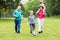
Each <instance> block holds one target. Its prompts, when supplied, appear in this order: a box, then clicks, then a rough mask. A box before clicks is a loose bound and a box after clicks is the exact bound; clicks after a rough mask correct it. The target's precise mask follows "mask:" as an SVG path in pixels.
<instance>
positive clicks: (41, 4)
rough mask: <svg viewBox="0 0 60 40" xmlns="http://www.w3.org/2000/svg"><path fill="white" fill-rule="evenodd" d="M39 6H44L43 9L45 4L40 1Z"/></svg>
mask: <svg viewBox="0 0 60 40" xmlns="http://www.w3.org/2000/svg"><path fill="white" fill-rule="evenodd" d="M39 6H43V7H44V10H45V9H46V7H45V4H44V3H43V2H40V5H39Z"/></svg>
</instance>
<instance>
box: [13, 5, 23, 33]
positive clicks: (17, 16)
mask: <svg viewBox="0 0 60 40" xmlns="http://www.w3.org/2000/svg"><path fill="white" fill-rule="evenodd" d="M22 13H23V11H22V10H21V6H18V7H17V9H16V10H15V11H14V13H13V16H14V18H15V19H14V22H15V32H16V33H20V26H21V19H22Z"/></svg>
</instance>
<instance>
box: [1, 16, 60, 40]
mask: <svg viewBox="0 0 60 40" xmlns="http://www.w3.org/2000/svg"><path fill="white" fill-rule="evenodd" d="M59 17H60V16H58V17H48V18H46V19H45V24H44V32H43V33H42V34H38V25H37V24H36V30H35V31H36V36H35V37H32V36H31V34H30V27H29V26H27V25H26V18H25V19H24V20H23V22H22V24H21V33H20V34H17V33H15V31H14V21H13V19H0V40H60V18H59Z"/></svg>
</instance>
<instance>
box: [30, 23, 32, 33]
mask: <svg viewBox="0 0 60 40" xmlns="http://www.w3.org/2000/svg"><path fill="white" fill-rule="evenodd" d="M30 33H32V24H30Z"/></svg>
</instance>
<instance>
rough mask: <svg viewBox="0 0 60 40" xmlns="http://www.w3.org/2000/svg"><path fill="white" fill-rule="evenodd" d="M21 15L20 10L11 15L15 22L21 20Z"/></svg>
mask: <svg viewBox="0 0 60 40" xmlns="http://www.w3.org/2000/svg"><path fill="white" fill-rule="evenodd" d="M22 13H23V11H22V10H20V11H18V10H15V11H14V13H13V15H16V16H17V17H15V20H21V19H22Z"/></svg>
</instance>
